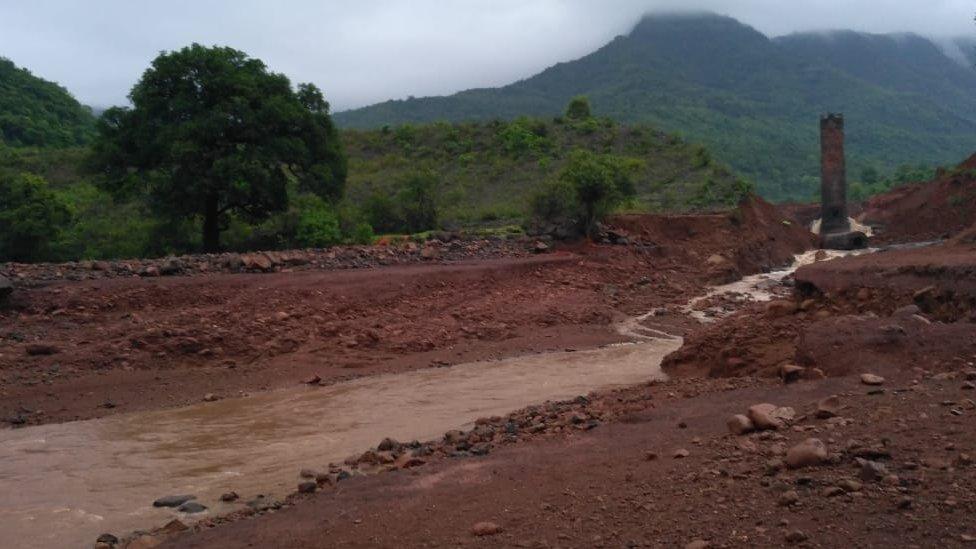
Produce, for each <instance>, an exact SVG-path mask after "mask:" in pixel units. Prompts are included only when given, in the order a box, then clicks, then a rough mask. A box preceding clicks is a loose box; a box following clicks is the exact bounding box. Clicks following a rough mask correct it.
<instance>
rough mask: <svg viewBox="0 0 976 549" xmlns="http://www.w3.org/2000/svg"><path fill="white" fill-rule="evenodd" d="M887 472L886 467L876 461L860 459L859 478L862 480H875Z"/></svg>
mask: <svg viewBox="0 0 976 549" xmlns="http://www.w3.org/2000/svg"><path fill="white" fill-rule="evenodd" d="M887 474H888V468H887V467H885V466H884V465H882V464H881V463H878V462H877V461H871V460H867V459H865V460H861V472H860V475H859V476H860V479H861V480H863V481H864V482H877V481H879V480H881V479H882V478H884V477H885V476H886V475H887Z"/></svg>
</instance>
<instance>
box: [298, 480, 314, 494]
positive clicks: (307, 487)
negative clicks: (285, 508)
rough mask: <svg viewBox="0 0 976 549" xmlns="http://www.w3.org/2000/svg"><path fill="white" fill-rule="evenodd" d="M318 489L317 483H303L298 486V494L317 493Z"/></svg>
mask: <svg viewBox="0 0 976 549" xmlns="http://www.w3.org/2000/svg"><path fill="white" fill-rule="evenodd" d="M318 487H319V485H318V484H316V483H315V482H312V481H309V482H302V483H299V484H298V493H299V494H311V493H313V492H315V491H316V490H318Z"/></svg>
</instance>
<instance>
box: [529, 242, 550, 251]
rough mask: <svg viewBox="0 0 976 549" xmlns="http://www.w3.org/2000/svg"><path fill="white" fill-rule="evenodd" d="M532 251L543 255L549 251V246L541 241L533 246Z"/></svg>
mask: <svg viewBox="0 0 976 549" xmlns="http://www.w3.org/2000/svg"><path fill="white" fill-rule="evenodd" d="M532 251H533V252H535V253H537V254H541V253H545V252H548V251H549V245H548V244H546V243H545V242H543V241H541V240H539V241H537V242H536V243H535V244H534V245H533V246H532Z"/></svg>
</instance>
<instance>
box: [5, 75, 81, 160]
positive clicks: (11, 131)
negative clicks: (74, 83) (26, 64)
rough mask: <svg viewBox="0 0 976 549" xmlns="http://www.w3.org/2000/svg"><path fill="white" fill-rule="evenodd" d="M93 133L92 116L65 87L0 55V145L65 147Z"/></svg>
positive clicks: (78, 143)
mask: <svg viewBox="0 0 976 549" xmlns="http://www.w3.org/2000/svg"><path fill="white" fill-rule="evenodd" d="M94 133H95V117H94V116H92V113H91V111H89V110H88V108H87V107H83V106H82V105H81V104H80V103H78V101H76V100H75V98H74V97H72V96H71V94H69V93H68V92H67V90H65V89H64V88H62V87H61V86H59V85H57V84H55V83H53V82H48V81H47V80H43V79H41V78H38V77H36V76H34V75H33V74H31V73H30V72H29V71H28V70H27V69H20V68H17V66H15V65H14V64H13V62H12V61H10V60H8V59H4V58H2V57H0V144H3V143H6V144H8V145H11V146H16V147H21V146H36V147H68V146H72V145H81V144H84V143H87V142H88V141H89V140H90V139H91V137H92V136H93V135H94Z"/></svg>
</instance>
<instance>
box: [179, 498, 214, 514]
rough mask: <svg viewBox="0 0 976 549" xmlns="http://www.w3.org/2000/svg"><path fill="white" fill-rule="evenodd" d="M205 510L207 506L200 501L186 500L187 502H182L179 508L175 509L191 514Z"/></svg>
mask: <svg viewBox="0 0 976 549" xmlns="http://www.w3.org/2000/svg"><path fill="white" fill-rule="evenodd" d="M206 510H207V506H206V505H203V504H201V503H197V502H195V501H188V502H186V503H184V504H183V505H180V507H179V509H177V511H179V512H181V513H186V514H188V515H192V514H196V513H202V512H204V511H206Z"/></svg>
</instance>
